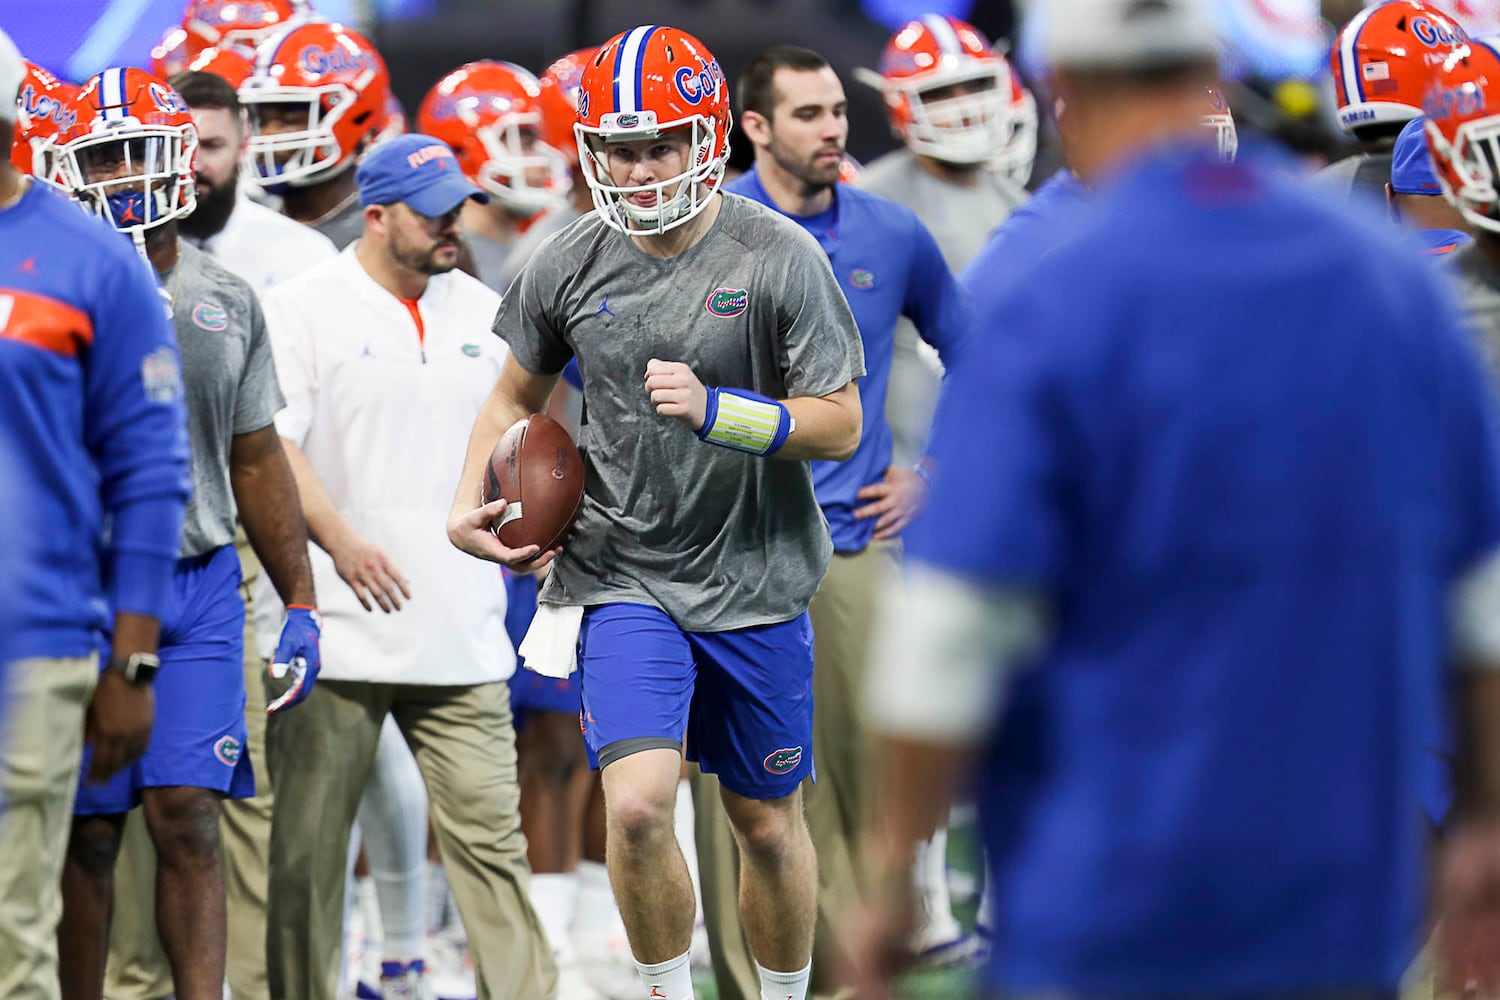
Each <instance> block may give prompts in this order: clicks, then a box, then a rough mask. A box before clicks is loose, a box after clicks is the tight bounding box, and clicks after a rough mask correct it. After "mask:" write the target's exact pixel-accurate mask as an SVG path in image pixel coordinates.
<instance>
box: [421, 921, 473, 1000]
mask: <svg viewBox="0 0 1500 1000" xmlns="http://www.w3.org/2000/svg"><path fill="white" fill-rule="evenodd" d="M427 981H428V982H429V983H430V984H431V986H432V992H433V995H434V998H435V1000H477V998H478V996H479V986H478V983H477V982H476V980H475V978H474V959H473V958H472V957H471V956H470V955H469V950H468V948H467V947H465V946H464V944H463V943H462V942H461V941H459V940H458V939H456V938H455V937H453V936H452V935H449V934H431V935H429V936H428V938H427Z"/></svg>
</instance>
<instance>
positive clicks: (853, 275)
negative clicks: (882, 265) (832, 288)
mask: <svg viewBox="0 0 1500 1000" xmlns="http://www.w3.org/2000/svg"><path fill="white" fill-rule="evenodd" d="M849 284H851V285H853V286H854V287H855V288H858V289H859V290H860V291H862V292H866V291H869V290H870V289H872V288H874V287H875V272H874V271H871V270H869V269H868V268H863V267H856V268H855V269H854V270H852V271H850V272H849Z"/></svg>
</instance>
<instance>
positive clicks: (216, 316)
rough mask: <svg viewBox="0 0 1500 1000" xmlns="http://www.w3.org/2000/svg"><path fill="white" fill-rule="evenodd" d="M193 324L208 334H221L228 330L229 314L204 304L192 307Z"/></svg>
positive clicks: (216, 307)
mask: <svg viewBox="0 0 1500 1000" xmlns="http://www.w3.org/2000/svg"><path fill="white" fill-rule="evenodd" d="M193 323H194V324H195V325H196V326H200V327H202V328H203V329H205V330H208V331H209V332H210V333H223V332H224V331H225V330H227V329H229V313H227V312H225V311H224V310H223V309H221V308H219V307H218V306H215V305H210V304H208V303H207V302H204V303H201V304H200V305H196V306H194V307H193Z"/></svg>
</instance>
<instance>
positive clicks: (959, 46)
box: [860, 14, 1036, 175]
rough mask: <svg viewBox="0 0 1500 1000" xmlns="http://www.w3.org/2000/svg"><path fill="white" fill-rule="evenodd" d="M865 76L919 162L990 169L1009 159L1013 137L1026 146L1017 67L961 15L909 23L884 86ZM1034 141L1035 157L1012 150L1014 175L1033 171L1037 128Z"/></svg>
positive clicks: (889, 61) (885, 59) (884, 69)
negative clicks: (1019, 123)
mask: <svg viewBox="0 0 1500 1000" xmlns="http://www.w3.org/2000/svg"><path fill="white" fill-rule="evenodd" d="M860 78H861V79H862V80H864V81H865V82H867V83H870V84H872V85H874V86H877V87H879V89H880V92H881V96H882V97H884V98H885V109H886V115H887V117H888V118H889V119H890V122H891V130H892V131H893V132H895V133H896V135H897V136H898V137H900V139H901V141H902V142H904V143H905V144H906V146H907V148H908V149H910V150H911V151H912V152H913V153H916V154H918V155H919V156H930V157H932V158H933V159H935V160H941V161H942V162H944V163H953V164H959V165H973V164H979V163H988V162H992V161H995V160H997V159H999V158H1000V157H1002V156H1003V155H1004V154H1005V152H1006V147H1007V144H1008V143H1010V142H1011V141H1012V140H1013V139H1016V138H1019V139H1021V140H1022V142H1023V143H1024V141H1025V140H1026V137H1025V136H1016V135H1015V132H1016V129H1015V126H1014V123H1013V121H1012V108H1013V107H1014V105H1015V103H1016V102H1017V101H1018V100H1019V101H1020V102H1021V103H1022V104H1023V105H1024V103H1025V98H1024V97H1019V96H1018V95H1017V94H1016V84H1015V82H1014V80H1013V77H1012V74H1011V70H1010V64H1009V63H1007V62H1006V61H1005V58H1004V57H1003V56H1001V55H1000V54H999V53H997V52H996V51H995V50H994V49H993V48H992V47H991V46H990V43H989V40H988V39H986V38H985V37H984V35H982V34H980V32H979V30H978V29H976V28H975V27H974V26H973V25H970V24H966V23H965V22H963V21H960V20H959V19H958V18H956V17H948V16H946V15H943V14H926V15H924V16H922V17H919V18H917V19H916V20H914V21H911V22H909V23H907V24H906V25H904V26H903V27H902V28H901V29H900V30H899V31H897V32H896V33H895V34H894V35H892V36H891V40H890V41H889V42H888V43H887V44H886V47H885V52H884V53H883V54H882V56H881V59H880V73H879V79H878V81H877V80H876V79H875V77H874V75H873V74H870V73H869V72H868V71H865V72H864V73H862V74H860ZM1023 93H1024V91H1023ZM1027 96H1029V95H1027ZM1034 107H1035V106H1034V104H1033V121H1034ZM1029 139H1030V143H1031V148H1030V152H1029V154H1027V153H1026V151H1025V150H1024V149H1021V148H1019V146H1018V148H1017V149H1015V150H1014V151H1012V152H1011V160H1012V161H1013V163H1014V165H1015V166H1014V167H1012V168H1009V169H1012V170H1013V172H1019V164H1020V163H1022V162H1024V163H1025V165H1026V173H1027V174H1028V175H1029V174H1030V172H1031V171H1030V166H1031V159H1032V158H1034V156H1035V153H1036V147H1035V143H1036V132H1035V128H1034V126H1033V129H1032V131H1031V132H1030V136H1029Z"/></svg>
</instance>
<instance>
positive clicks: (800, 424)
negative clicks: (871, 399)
mask: <svg viewBox="0 0 1500 1000" xmlns="http://www.w3.org/2000/svg"><path fill="white" fill-rule="evenodd" d="M781 402H782V405H784V406H785V407H786V408H787V410H788V412H790V413H791V415H792V419H793V420H795V421H796V422H797V427H796V430H794V431H792V433H791V435H790V436H789V437H788V438H787V439H786V444H784V445H782V447H781V449H780V450H779V451H777V452H776V456H775V457H776V458H784V459H791V460H793V461H827V462H842V461H845V460H847V459H848V458H849V457H850V456H851V455H853V454H854V451H855V449H856V448H858V447H859V438H860V429H861V428H860V425H861V423H862V421H863V415H862V412H861V410H860V402H859V390H858V389H856V388H854V386H853V385H852V384H851V385H850V386H848V387H846V388H844V389H841V390H839V391H838V392H837V393H835V394H833V395H831V396H803V397H799V398H796V399H784V400H782V401H781Z"/></svg>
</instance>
